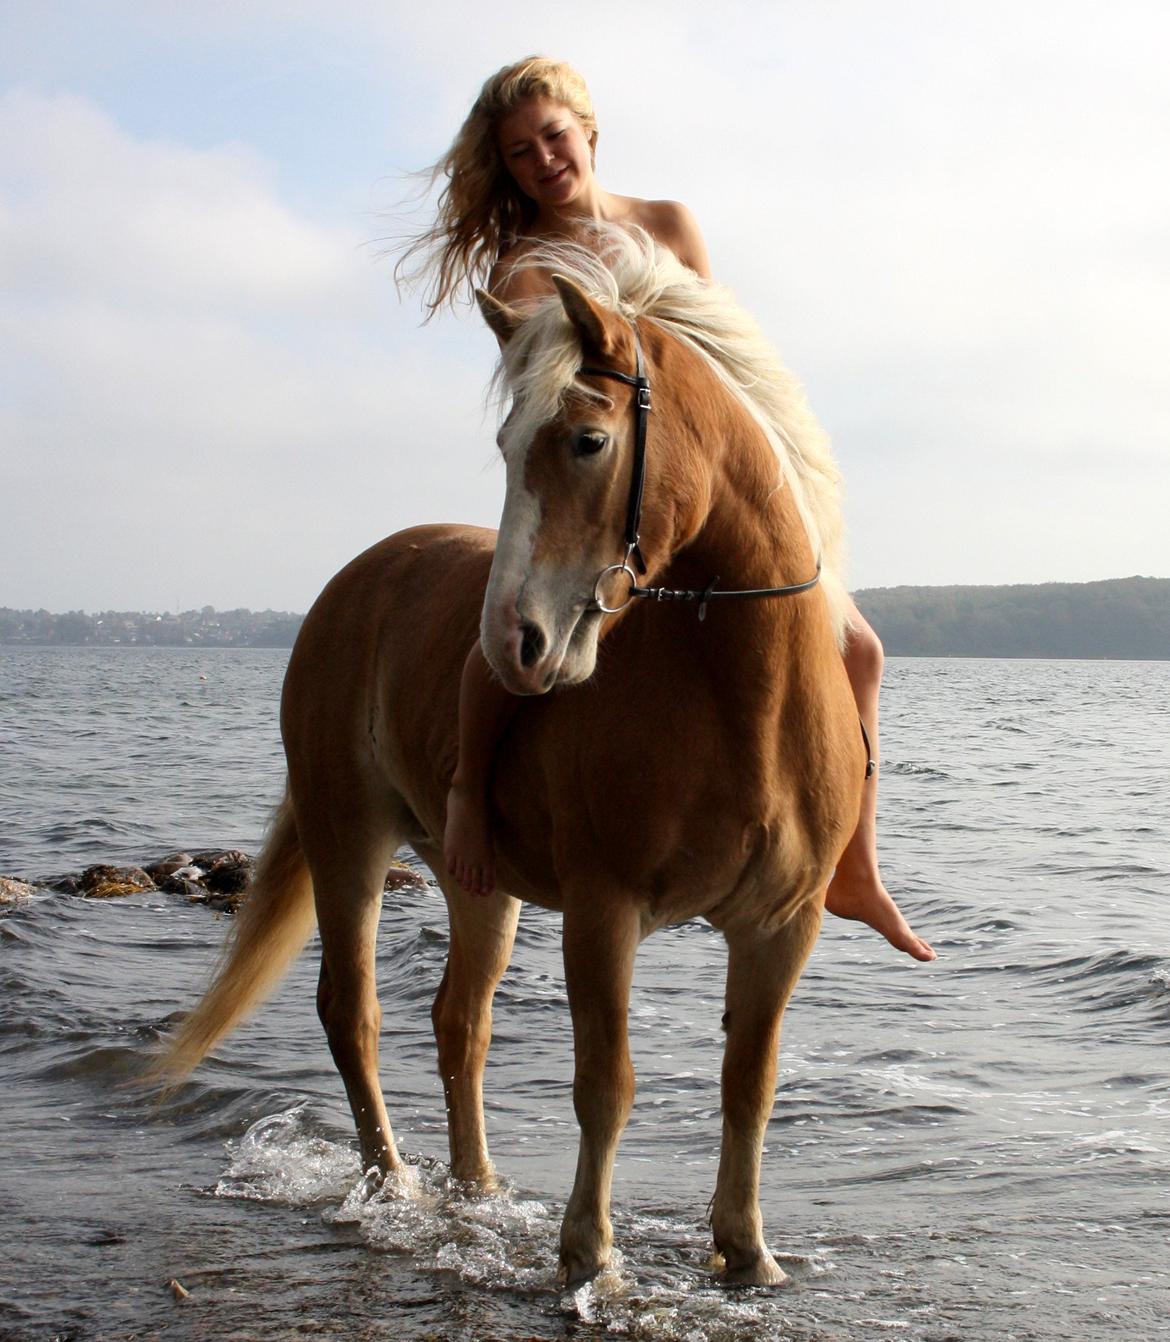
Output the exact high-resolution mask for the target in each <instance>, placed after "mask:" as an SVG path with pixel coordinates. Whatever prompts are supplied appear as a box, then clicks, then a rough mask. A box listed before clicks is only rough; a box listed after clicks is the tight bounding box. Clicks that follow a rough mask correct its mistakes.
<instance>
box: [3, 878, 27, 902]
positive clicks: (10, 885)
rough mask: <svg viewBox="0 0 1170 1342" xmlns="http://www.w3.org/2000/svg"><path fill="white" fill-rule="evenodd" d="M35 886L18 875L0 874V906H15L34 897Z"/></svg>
mask: <svg viewBox="0 0 1170 1342" xmlns="http://www.w3.org/2000/svg"><path fill="white" fill-rule="evenodd" d="M33 889H34V887H33V886H31V885H29V883H28V882H27V881H22V880H20V879H19V878H17V877H16V876H0V908H14V907H15V906H16V905H17V904H23V903H24V901H25V900H26V899H31V898H32V893H33Z"/></svg>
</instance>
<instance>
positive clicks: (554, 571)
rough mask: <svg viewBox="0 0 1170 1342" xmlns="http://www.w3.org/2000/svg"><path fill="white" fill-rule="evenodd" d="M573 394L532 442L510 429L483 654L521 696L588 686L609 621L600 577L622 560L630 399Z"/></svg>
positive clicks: (504, 439) (504, 441) (505, 437)
mask: <svg viewBox="0 0 1170 1342" xmlns="http://www.w3.org/2000/svg"><path fill="white" fill-rule="evenodd" d="M615 401H616V404H614V403H613V402H611V401H609V400H608V399H606V400H602V401H599V400H597V399H596V398H594V397H588V396H586V395H584V394H582V393H581V392H576V391H570V392H569V394H568V395H567V397H566V399H565V403H564V405H563V407H562V409H561V411H560V412H559V413H558V414H557V415H556V417H555V418H554V419H552V420H550V421H549V422H548V423H546V424H544V425H543V426H541V428H540V429H539V430H538V431H537V432H536V433H535V434H534V435H533V436H532V437H531V438H529V440H528V441H527V442H521V441H519V440H518V437H517V435H516V434H515V433H514V432H512V433H510V432H509V424H508V423H506V424H505V425H504V428H503V430H502V431H501V434H500V445H501V449H502V451H503V453H504V459H505V463H506V467H507V492H506V495H505V499H504V511H503V516H502V518H501V520H500V530H499V538H498V540H497V542H496V555H495V560H494V561H493V563H492V571H491V577H490V579H489V580H488V588H487V595H486V598H485V600H484V607H483V618H482V622H481V628H480V640H481V643H482V645H483V650H484V655H485V656H486V657H487V660H488V662H489V663H490V665H491V667H492V669H493V670H494V671H495V673H496V674H497V675H498V676H499V678H500V680H501V681H502V682H503V684H504V685H505V687H506V688H507V689H508V690H510V691H511V692H512V693H513V694H544V693H545V692H546V691H548V690H551V689H552V688H553V687H554V686H555V685H572V684H577V683H578V682H580V681H583V680H587V679H588V678H589V677H590V676H591V675H592V674H593V670H594V667H595V666H596V663H597V639H598V635H599V633H600V630H601V621H602V619H603V618H604V617H603V616H602V615H601V614H600V612H598V611H597V610H596V609H594V608H593V593H594V588H595V586H596V583H597V577H598V574H599V573H600V572H601V571H602V569H604V568H605V567H606V566H607V565H609V564H612V563H614V561H615V560H616V559H618V558H620V557H621V554H622V522H623V520H624V508H625V495H626V490H627V489H628V484H629V457H628V454H627V452H628V446H629V445H628V442H627V441H626V440H627V439H628V437H629V433H628V425H627V419H626V413H628V412H626V413H623V410H624V398H623V397H622V396H621V395H619V396H617V397H616V398H615Z"/></svg>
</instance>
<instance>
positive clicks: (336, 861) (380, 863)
mask: <svg viewBox="0 0 1170 1342" xmlns="http://www.w3.org/2000/svg"><path fill="white" fill-rule="evenodd" d="M393 852H394V846H393V844H391V843H388V842H387V840H386V839H384V838H383V839H379V840H377V841H374V842H370V843H367V844H365V845H363V844H362V841H361V835H360V833H358V832H355V833H354V834H353V835H352V836H350V838H349V844H348V845H347V853H346V855H345V856H344V857H334V858H333V859H332V860H329V861H325V860H322V859H320V858H318V860H317V861H312V859H311V867H312V872H313V887H314V892H315V895H316V903H317V921H318V924H319V926H320V929H321V977H320V981H319V984H318V988H317V1013H318V1015H319V1016H320V1018H321V1024H322V1025H323V1026H324V1027H325V1035H326V1038H327V1039H328V1040H329V1051H330V1052H331V1053H332V1054H333V1061H334V1062H335V1063H336V1065H337V1070H338V1071H339V1072H340V1073H341V1079H342V1081H343V1082H344V1083H345V1092H346V1095H347V1096H348V1098H349V1107H350V1109H351V1110H352V1111H353V1119H354V1123H355V1125H356V1127H357V1133H358V1141H359V1143H360V1146H361V1158H362V1169H363V1170H367V1171H368V1170H370V1169H371V1168H376V1169H378V1170H379V1171H380V1172H381V1173H383V1174H387V1173H389V1172H390V1171H392V1170H397V1169H399V1168H400V1167H401V1164H402V1162H401V1160H400V1158H399V1155H398V1150H397V1148H396V1146H395V1145H394V1134H393V1132H392V1131H391V1128H390V1119H389V1117H388V1116H387V1113H386V1103H385V1100H384V1099H383V1097H382V1085H381V1081H380V1080H379V1077H378V1036H379V1033H380V1031H381V1026H382V1008H381V1006H380V1005H379V1003H378V993H377V986H376V983H375V977H374V952H375V943H376V940H377V935H378V916H379V914H380V912H381V907H382V890H383V885H384V882H385V877H386V871H387V869H388V867H389V864H390V860H391V858H392V857H393ZM351 854H352V855H351Z"/></svg>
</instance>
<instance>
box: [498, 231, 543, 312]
mask: <svg viewBox="0 0 1170 1342" xmlns="http://www.w3.org/2000/svg"><path fill="white" fill-rule="evenodd" d="M534 246H535V243H533V242H531V241H529V240H527V239H525V240H523V241H521V242H518V243H516V245H515V246H514V247H511V248H509V249H508V251H507V252H505V253H504V255H503V256H501V257H500V259H499V260H498V261H497V262H496V264H495V265H494V266H493V267H492V273H491V275H490V276H489V277H488V290H489V292H490V293H491V295H492V297H493V298H498V299H499V300H500V302H501V303H524V302H531V301H532V300H534V299H539V298H545V297H547V296H548V295H549V294H551V293H552V292H553V285H552V281H551V280H550V279H549V277H548V276H547V275H546V274H545V272H544V271H543V270H541V269H539V268H538V267H536V266H525V265H521V262H522V261H523V260H524V258H525V257H526V256H527V255H528V253H529V252H531V251H532V249H533V247H534Z"/></svg>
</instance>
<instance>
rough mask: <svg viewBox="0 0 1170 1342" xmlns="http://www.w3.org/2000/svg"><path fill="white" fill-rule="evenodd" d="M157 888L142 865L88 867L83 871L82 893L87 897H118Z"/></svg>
mask: <svg viewBox="0 0 1170 1342" xmlns="http://www.w3.org/2000/svg"><path fill="white" fill-rule="evenodd" d="M157 889H158V886H156V885H155V883H154V882H153V881H152V880H151V879H150V877H149V876H148V875H147V874H146V872H144V871H143V870H142V868H141V867H108V866H97V867H86V869H85V870H84V871H83V872H82V873H81V893H82V894H83V895H84V896H85V897H86V898H87V899H117V898H118V897H120V896H122V895H136V894H138V893H140V892H141V891H143V890H157Z"/></svg>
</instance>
